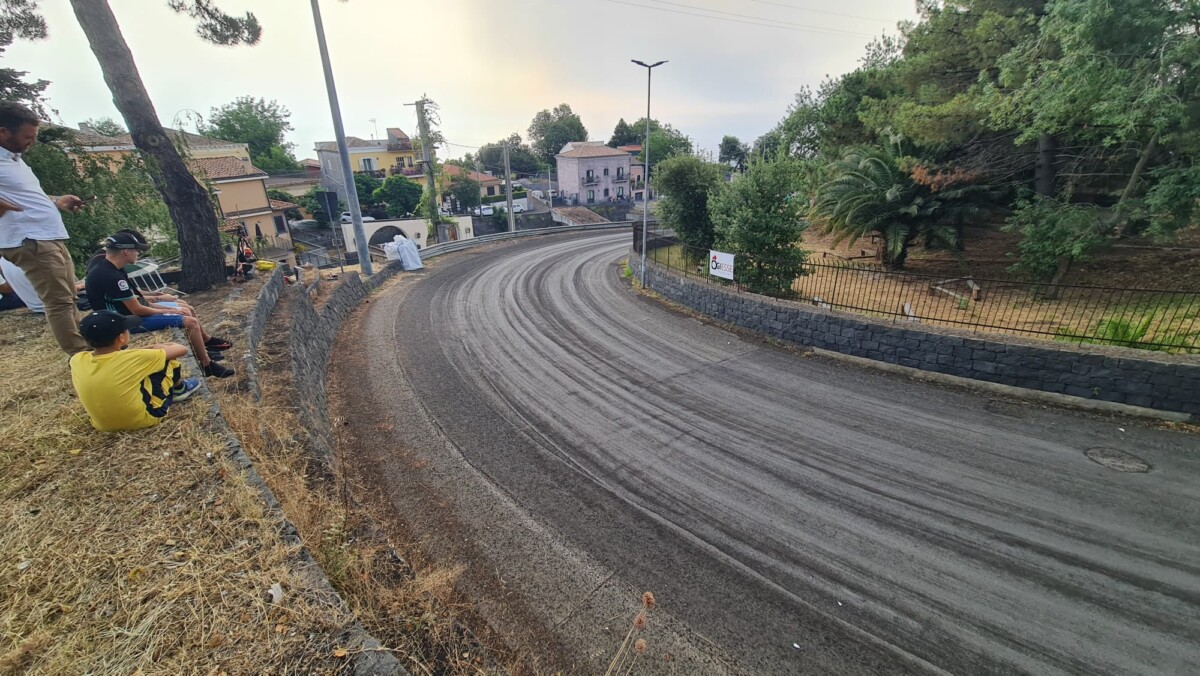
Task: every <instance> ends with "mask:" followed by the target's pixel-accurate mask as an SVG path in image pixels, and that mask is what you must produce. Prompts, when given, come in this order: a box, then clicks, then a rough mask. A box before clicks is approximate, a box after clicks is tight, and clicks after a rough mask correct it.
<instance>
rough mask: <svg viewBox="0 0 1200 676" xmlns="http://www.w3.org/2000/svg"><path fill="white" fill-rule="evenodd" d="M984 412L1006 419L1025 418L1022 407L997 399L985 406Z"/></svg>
mask: <svg viewBox="0 0 1200 676" xmlns="http://www.w3.org/2000/svg"><path fill="white" fill-rule="evenodd" d="M983 408H984V410H985V411H987V412H988V413H992V414H994V415H1002V416H1004V417H1005V418H1024V417H1025V410H1024V409H1022V408H1021V407H1020V406H1016V405H1013V404H1010V403H1008V402H1005V401H997V400H995V399H993V400H991V401H989V402H988V403H986V404H984V406H983Z"/></svg>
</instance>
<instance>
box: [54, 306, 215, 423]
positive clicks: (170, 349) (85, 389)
mask: <svg viewBox="0 0 1200 676" xmlns="http://www.w3.org/2000/svg"><path fill="white" fill-rule="evenodd" d="M141 324H142V321H141V319H140V318H138V317H134V316H132V315H122V314H120V313H118V312H113V311H111V310H101V311H100V312H93V313H91V314H89V315H88V316H86V317H84V318H83V321H82V322H80V323H79V332H80V333H81V334H82V335H83V339H84V340H86V341H87V343H88V345H91V346H92V351H91V352H79V353H76V354H75V356H73V357H71V384H72V385H74V386H75V392H76V393H77V394H78V395H79V401H80V403H82V404H83V408H84V410H85V411H87V414H88V418H90V419H91V421H92V427H95V428H96V429H97V430H99V431H101V432H122V431H129V430H140V429H142V428H145V427H151V426H153V425H157V424H158V423H159V422H161V421H162V419H163V416H165V415H167V410H168V409H170V408H171V404H172V403H175V402H178V401H183V400H184V399H187V398H188V397H190V396H192V394H194V393H195V392H196V390H197V389H199V388H200V380H199V379H198V378H183V377H182V371H181V369H180V366H179V362H178V361H176V360H177V359H179V358H180V357H183V356H184V355H185V354H187V348H186V347H184V346H183V345H179V344H178V343H167V344H164V345H151V346H150V347H147V348H144V349H134V350H129V349H126V348H128V347H129V332H130V331H131V330H133V329H136V328H138V327H140V326H141Z"/></svg>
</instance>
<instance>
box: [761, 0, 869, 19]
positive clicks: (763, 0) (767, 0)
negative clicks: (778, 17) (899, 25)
mask: <svg viewBox="0 0 1200 676" xmlns="http://www.w3.org/2000/svg"><path fill="white" fill-rule="evenodd" d="M750 2H757V3H758V4H760V5H771V6H773V7H783V8H784V9H794V10H796V11H798V12H812V13H813V14H825V15H827V16H840V17H843V18H846V19H862V20H863V21H878V22H880V23H891V20H890V19H881V18H879V17H875V16H860V15H858V14H843V13H841V12H830V11H829V10H825V9H813V8H811V7H797V6H796V5H789V4H786V3H782V2H771V0H750Z"/></svg>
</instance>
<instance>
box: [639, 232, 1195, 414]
mask: <svg viewBox="0 0 1200 676" xmlns="http://www.w3.org/2000/svg"><path fill="white" fill-rule="evenodd" d="M639 263H640V261H639V259H638V255H637V254H636V253H635V252H632V251H631V253H630V256H629V266H630V269H631V270H633V271H634V272H635V277H637V274H638V273H639V270H638V268H639ZM647 281H648V286H649V290H651V291H653V292H654V293H655V294H657V295H659V296H661V297H662V298H664V299H666V300H668V301H670V302H673V303H678V304H679V305H681V306H683V307H686V308H688V309H689V310H692V311H695V312H697V313H699V314H702V315H705V316H707V317H709V318H711V319H713V320H715V321H717V322H719V323H723V324H728V325H730V326H734V327H738V328H741V329H744V330H749V331H752V332H755V333H758V334H761V335H763V336H765V337H767V338H769V339H771V340H776V341H779V342H781V343H783V344H792V345H796V346H798V347H801V348H803V349H809V350H813V351H814V353H816V354H821V355H823V356H828V357H831V358H835V359H839V360H842V361H845V362H852V363H854V364H856V365H860V366H865V367H870V368H875V369H881V370H886V371H888V372H892V373H899V374H904V375H907V376H911V377H917V378H922V379H925V380H930V381H935V382H942V383H951V384H956V385H962V386H967V387H971V388H975V389H982V390H986V391H989V392H995V393H998V394H1003V395H1006V396H1011V397H1017V398H1023V399H1029V400H1035V401H1041V402H1045V403H1050V404H1054V405H1059V406H1070V407H1073V408H1081V409H1085V410H1092V411H1102V412H1108V413H1118V414H1122V415H1128V416H1136V417H1148V418H1154V419H1159V420H1167V421H1173V422H1184V421H1188V420H1195V419H1197V417H1200V360H1196V359H1195V358H1191V357H1180V356H1174V355H1161V354H1159V353H1152V354H1142V353H1140V352H1138V351H1135V350H1128V349H1124V348H1116V347H1110V346H1059V345H1056V344H1053V343H1043V342H1040V341H1033V340H1022V339H1019V338H1014V339H1009V337H1007V336H998V335H990V334H973V333H969V332H963V331H955V330H953V329H931V328H929V327H922V328H916V327H912V326H910V325H902V324H897V323H888V322H882V321H878V320H875V319H873V318H870V317H866V316H860V315H856V314H852V313H845V312H837V311H833V310H828V309H820V308H814V307H809V306H807V305H804V304H801V303H795V302H788V301H781V300H776V299H773V298H769V297H766V296H760V295H756V294H751V293H745V292H742V293H735V292H733V291H731V290H729V289H726V288H723V287H720V286H718V285H710V284H704V283H702V282H697V281H695V280H692V279H689V278H686V277H684V276H682V275H679V274H676V273H674V272H673V271H668V270H665V269H664V268H662V267H661V266H658V265H655V264H653V263H652V262H649V261H648V264H647Z"/></svg>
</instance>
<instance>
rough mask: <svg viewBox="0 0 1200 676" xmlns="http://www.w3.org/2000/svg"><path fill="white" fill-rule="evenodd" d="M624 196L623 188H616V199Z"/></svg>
mask: <svg viewBox="0 0 1200 676" xmlns="http://www.w3.org/2000/svg"><path fill="white" fill-rule="evenodd" d="M624 196H625V188H622V187H618V188H617V198H618V199H620V198H622V197H624Z"/></svg>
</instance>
